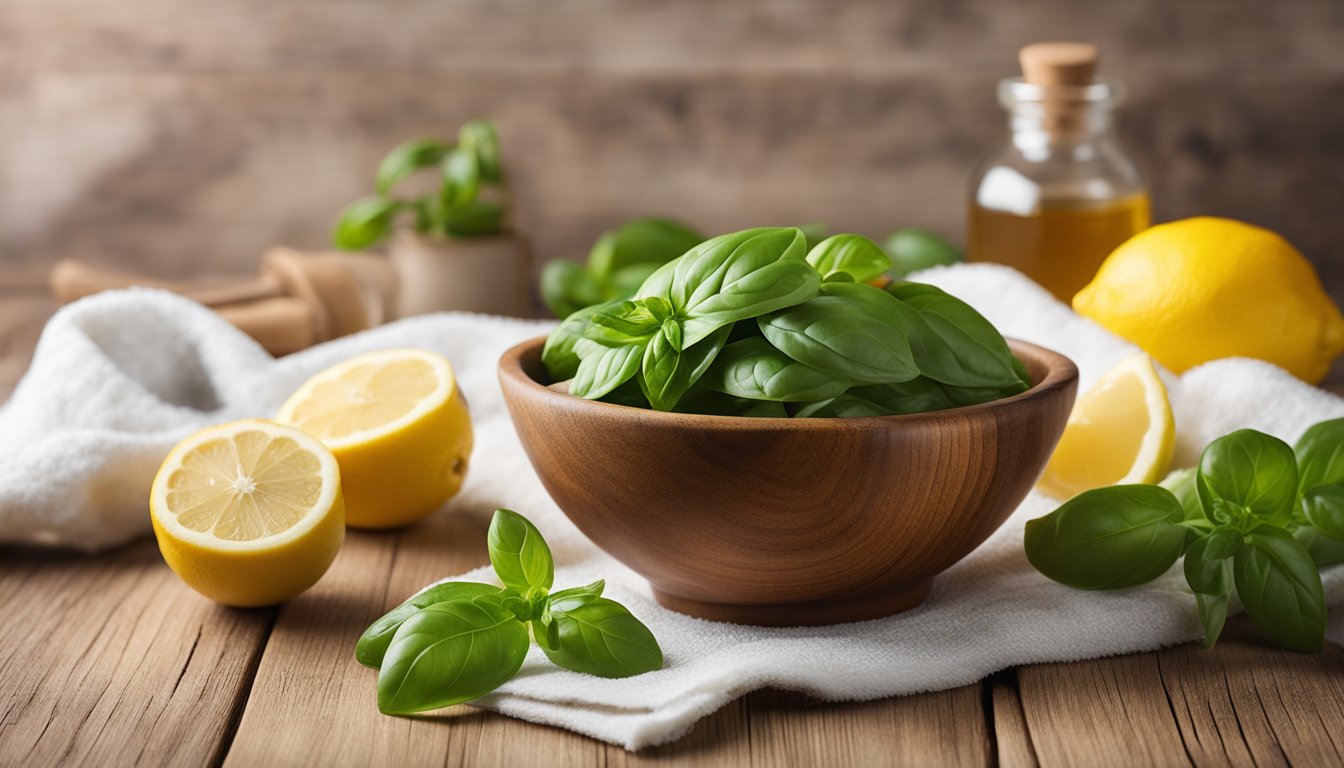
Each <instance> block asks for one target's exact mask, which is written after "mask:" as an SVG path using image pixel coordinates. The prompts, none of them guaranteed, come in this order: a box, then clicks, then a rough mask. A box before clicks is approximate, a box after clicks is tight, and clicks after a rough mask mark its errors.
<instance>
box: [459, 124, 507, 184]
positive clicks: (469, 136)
mask: <svg viewBox="0 0 1344 768" xmlns="http://www.w3.org/2000/svg"><path fill="white" fill-rule="evenodd" d="M457 142H458V144H460V145H462V146H463V147H465V148H467V149H468V150H470V151H471V152H472V153H473V154H475V155H476V165H477V167H478V168H479V169H480V175H481V179H482V180H485V181H490V182H496V183H498V182H501V181H503V180H504V169H503V167H502V166H501V164H500V151H499V132H498V131H497V130H495V124H494V123H492V122H490V121H489V120H471V121H468V122H467V123H464V124H463V125H462V127H461V128H460V129H458V131H457Z"/></svg>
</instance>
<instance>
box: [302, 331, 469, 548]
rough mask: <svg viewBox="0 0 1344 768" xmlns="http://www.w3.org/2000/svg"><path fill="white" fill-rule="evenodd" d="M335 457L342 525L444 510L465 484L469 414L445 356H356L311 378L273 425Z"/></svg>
mask: <svg viewBox="0 0 1344 768" xmlns="http://www.w3.org/2000/svg"><path fill="white" fill-rule="evenodd" d="M276 418H277V420H278V421H280V422H281V423H284V424H290V425H292V426H295V427H298V428H299V429H302V430H303V431H304V432H307V433H308V434H310V435H312V436H314V437H316V438H317V439H319V440H321V441H322V442H323V443H324V444H326V446H327V447H328V448H330V449H331V451H332V453H333V454H335V456H336V461H337V462H338V463H339V464H340V467H341V481H342V488H343V490H344V492H345V501H346V521H347V523H348V524H349V525H351V526H353V527H356V528H395V527H398V526H403V525H407V524H410V523H413V522H415V521H417V520H420V519H421V518H423V517H425V516H427V515H429V514H430V513H432V512H434V511H435V510H437V509H438V508H439V507H441V506H443V504H444V502H446V501H447V500H448V499H450V498H452V497H453V496H454V495H455V494H456V493H457V492H458V490H459V489H461V487H462V483H463V481H464V479H465V477H466V472H467V462H468V459H469V458H470V456H471V448H472V429H471V416H470V414H469V413H468V411H467V405H466V401H465V400H464V399H463V397H462V393H461V392H460V391H459V389H458V386H457V379H456V377H455V376H454V375H453V369H452V366H451V365H449V363H448V360H447V359H445V358H444V357H443V356H442V355H438V354H435V353H433V352H428V351H425V350H418V349H397V350H387V351H380V352H370V353H367V354H363V355H358V356H356V357H353V358H351V359H349V360H346V361H345V362H343V363H339V364H337V365H335V366H333V367H331V368H328V369H326V370H324V371H322V372H320V373H318V374H317V375H315V376H313V377H312V378H311V379H309V380H308V381H307V382H306V383H305V384H304V385H303V386H302V387H300V388H299V389H298V391H297V392H295V393H294V394H293V395H292V396H291V397H290V398H289V400H287V401H286V402H285V404H284V405H283V406H281V408H280V412H279V414H278V416H277V417H276Z"/></svg>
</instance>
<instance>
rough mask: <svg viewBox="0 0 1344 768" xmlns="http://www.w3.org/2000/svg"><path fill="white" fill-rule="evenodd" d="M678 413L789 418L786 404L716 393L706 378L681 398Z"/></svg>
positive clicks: (675, 409) (676, 409) (676, 410)
mask: <svg viewBox="0 0 1344 768" xmlns="http://www.w3.org/2000/svg"><path fill="white" fill-rule="evenodd" d="M672 410H673V411H675V412H676V413H699V414H708V415H711V416H754V417H760V418H777V419H784V418H788V416H789V413H788V411H786V410H785V409H784V404H783V403H779V402H773V401H768V400H750V399H748V398H744V397H733V396H732V395H725V394H723V393H722V392H716V391H714V390H712V389H710V388H709V387H707V386H705V383H704V378H703V377H702V378H701V379H700V381H698V382H696V383H695V384H694V385H693V386H691V388H690V389H688V390H686V394H684V395H682V396H681V399H680V400H678V401H677V405H676V407H675V408H673V409H672Z"/></svg>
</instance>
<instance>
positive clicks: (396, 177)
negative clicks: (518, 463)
mask: <svg viewBox="0 0 1344 768" xmlns="http://www.w3.org/2000/svg"><path fill="white" fill-rule="evenodd" d="M447 152H448V146H447V145H446V144H444V143H442V142H439V141H435V140H433V139H415V140H413V141H408V142H406V143H405V144H402V145H401V146H399V147H397V148H395V149H393V150H392V151H391V152H389V153H387V156H386V157H384V158H383V162H382V163H380V164H379V165H378V175H377V177H376V178H375V181H374V188H375V189H377V190H378V194H380V195H386V194H387V193H388V192H390V191H391V190H392V186H393V185H394V184H396V183H397V182H399V181H401V180H402V179H404V178H406V177H407V176H410V175H411V174H412V173H414V172H415V171H416V170H418V169H420V168H428V167H429V166H431V165H434V164H436V163H438V162H439V161H440V160H442V159H443V156H444V155H445V154H447Z"/></svg>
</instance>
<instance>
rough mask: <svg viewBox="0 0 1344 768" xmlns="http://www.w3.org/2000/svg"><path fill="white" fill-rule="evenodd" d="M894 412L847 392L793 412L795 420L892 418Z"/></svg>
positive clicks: (809, 404)
mask: <svg viewBox="0 0 1344 768" xmlns="http://www.w3.org/2000/svg"><path fill="white" fill-rule="evenodd" d="M890 415H892V412H891V411H889V410H887V409H886V408H884V407H882V406H881V405H878V404H877V403H874V402H873V401H871V400H865V399H864V398H862V397H858V396H856V395H853V394H850V393H848V392H846V393H845V394H843V395H839V396H837V397H832V398H830V399H827V400H818V401H816V402H812V403H807V404H806V405H804V406H803V407H801V408H799V409H798V410H796V411H794V412H793V417H794V418H795V419H861V418H865V417H868V416H890Z"/></svg>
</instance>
